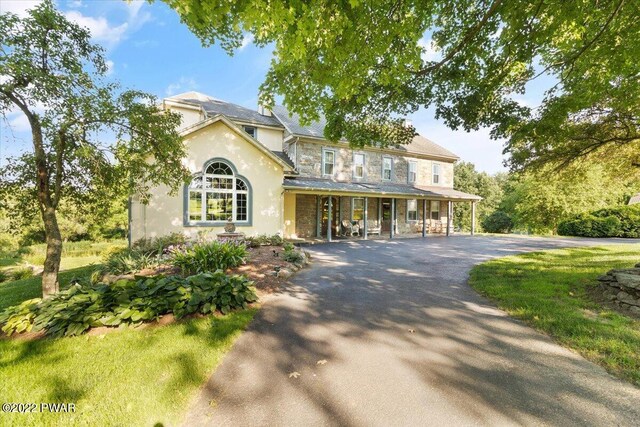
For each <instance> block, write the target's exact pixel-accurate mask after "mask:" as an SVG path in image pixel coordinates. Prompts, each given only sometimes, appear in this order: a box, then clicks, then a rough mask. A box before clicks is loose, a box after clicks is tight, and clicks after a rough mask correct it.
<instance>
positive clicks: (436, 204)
mask: <svg viewBox="0 0 640 427" xmlns="http://www.w3.org/2000/svg"><path fill="white" fill-rule="evenodd" d="M431 219H434V220H440V201H439V200H432V201H431Z"/></svg>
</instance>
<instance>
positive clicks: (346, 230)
mask: <svg viewBox="0 0 640 427" xmlns="http://www.w3.org/2000/svg"><path fill="white" fill-rule="evenodd" d="M342 233H343V234H342V235H343V236H355V235H356V234H360V227H358V224H357V223H356V224H352V223H351V221H349V220H348V219H343V220H342Z"/></svg>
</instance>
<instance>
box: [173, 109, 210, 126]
mask: <svg viewBox="0 0 640 427" xmlns="http://www.w3.org/2000/svg"><path fill="white" fill-rule="evenodd" d="M166 108H167V109H168V110H171V111H173V112H175V113H178V114H180V115H181V116H182V123H181V125H180V127H179V129H185V128H188V127H189V126H192V125H194V124H196V123H198V122H200V121H202V120H204V119H205V117H204V116H203V114H202V112H201V111H199V110H196V109H191V108H181V107H178V106H175V105H167V106H166Z"/></svg>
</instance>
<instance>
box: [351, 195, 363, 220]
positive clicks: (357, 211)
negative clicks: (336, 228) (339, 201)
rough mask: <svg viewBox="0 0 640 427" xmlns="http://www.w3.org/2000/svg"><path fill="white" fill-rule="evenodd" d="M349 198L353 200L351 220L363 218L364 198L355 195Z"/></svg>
mask: <svg viewBox="0 0 640 427" xmlns="http://www.w3.org/2000/svg"><path fill="white" fill-rule="evenodd" d="M351 200H353V220H355V221H359V220H361V219H364V199H363V198H361V197H357V198H353V199H351Z"/></svg>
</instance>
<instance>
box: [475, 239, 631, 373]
mask: <svg viewBox="0 0 640 427" xmlns="http://www.w3.org/2000/svg"><path fill="white" fill-rule="evenodd" d="M638 262H640V244H632V245H617V246H604V247H594V248H574V249H562V250H550V251H543V252H535V253H529V254H525V255H516V256H510V257H506V258H500V259H496V260H493V261H488V262H485V263H483V264H480V265H478V266H476V267H474V268H473V269H472V270H471V276H470V279H469V284H470V285H471V286H472V287H473V288H474V289H476V290H477V291H478V292H480V293H481V294H483V295H485V296H487V297H488V298H490V299H492V300H493V301H495V302H496V303H497V305H498V306H499V307H500V308H502V309H504V310H505V311H507V312H508V313H509V314H511V315H512V316H514V317H517V318H518V319H522V320H524V321H525V322H526V323H528V324H530V325H531V326H533V327H535V328H536V329H538V330H541V331H544V332H546V333H548V334H550V335H551V336H552V337H554V338H555V339H556V341H558V342H559V343H561V344H562V345H564V346H566V347H569V348H571V349H574V350H576V351H578V352H579V353H580V354H582V355H583V356H584V357H586V358H587V359H589V360H591V361H593V362H596V363H599V364H601V365H602V366H603V367H605V368H606V369H607V370H608V371H609V372H610V373H612V374H614V375H616V376H618V377H621V378H624V379H627V380H629V381H631V382H632V383H634V384H636V385H640V321H638V320H636V319H633V318H631V317H628V316H624V315H622V314H619V313H617V312H615V311H612V310H610V309H607V308H604V307H602V306H601V305H599V304H597V303H595V302H594V301H593V300H592V299H591V298H590V297H589V294H588V290H589V289H590V288H592V287H593V286H595V284H596V283H597V282H596V278H597V277H598V276H599V275H601V274H604V273H605V272H606V271H608V270H609V269H611V268H624V267H632V266H633V265H634V264H636V263H638Z"/></svg>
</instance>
